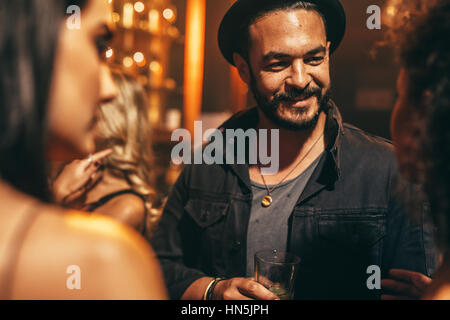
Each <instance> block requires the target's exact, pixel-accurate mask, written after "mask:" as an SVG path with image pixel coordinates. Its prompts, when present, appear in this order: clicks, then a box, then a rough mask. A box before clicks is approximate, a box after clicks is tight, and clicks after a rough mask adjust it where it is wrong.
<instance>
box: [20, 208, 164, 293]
mask: <svg viewBox="0 0 450 320" xmlns="http://www.w3.org/2000/svg"><path fill="white" fill-rule="evenodd" d="M16 275H17V277H16V281H15V283H16V285H15V288H16V291H15V292H16V293H17V296H18V297H22V298H31V299H34V298H35V297H42V295H44V296H43V297H42V298H44V299H61V298H62V299H72V298H74V299H78V298H79V299H129V298H130V299H139V298H143V299H147V298H152V297H154V298H155V299H159V298H161V299H162V298H164V297H165V288H164V285H162V284H161V282H159V280H158V279H156V278H155V277H159V276H161V281H162V275H161V271H160V268H159V264H158V263H157V259H156V256H155V254H154V252H153V251H152V249H151V248H150V246H149V245H148V244H147V243H146V242H145V241H144V240H143V239H142V238H141V237H140V236H139V235H138V234H137V233H136V232H134V231H133V230H132V229H131V228H128V227H126V226H124V225H122V224H120V223H117V222H115V221H114V220H112V219H110V218H108V217H105V216H100V215H90V214H87V213H84V212H77V211H62V210H61V209H59V208H54V207H47V208H45V209H44V210H43V211H42V214H40V215H39V217H38V218H37V219H36V221H35V223H34V224H33V226H32V228H31V229H30V231H29V234H28V236H27V239H26V240H25V242H24V245H23V247H22V251H21V255H20V259H19V264H18V268H17V273H16ZM78 276H80V277H81V278H80V283H81V288H80V289H77V287H76V281H75V280H76V279H77V277H78ZM70 281H72V282H70ZM74 281H75V282H74ZM152 282H153V283H152ZM71 283H72V284H71ZM74 283H75V284H74ZM46 284H47V285H46ZM72 285H75V288H71V286H72ZM20 293H26V295H25V297H24V296H23V295H21V294H20Z"/></svg>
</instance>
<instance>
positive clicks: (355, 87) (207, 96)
mask: <svg viewBox="0 0 450 320" xmlns="http://www.w3.org/2000/svg"><path fill="white" fill-rule="evenodd" d="M341 1H342V4H343V6H344V8H345V10H346V13H347V32H346V36H345V38H344V40H343V42H342V45H341V46H340V48H339V49H338V51H336V53H335V54H334V55H333V57H332V70H331V74H332V93H333V99H334V100H335V102H336V103H337V104H338V106H339V108H340V110H341V112H342V115H343V117H344V121H346V122H349V123H351V124H353V125H356V126H358V127H360V128H362V129H364V130H367V131H369V132H371V133H374V134H377V135H380V136H383V137H387V138H389V137H390V133H389V119H390V115H391V111H392V108H393V106H394V101H395V81H396V77H397V73H398V67H397V66H396V65H395V63H394V61H393V60H394V59H393V56H392V54H391V53H390V51H389V50H388V49H386V48H382V49H378V50H377V56H376V57H375V58H373V57H372V56H371V51H373V50H372V49H374V47H375V44H376V43H377V42H378V41H380V40H381V39H382V38H383V30H369V29H368V28H367V26H366V21H367V19H368V17H369V14H367V13H366V11H367V8H368V7H369V6H370V5H379V6H380V7H381V8H382V7H383V5H384V2H385V1H383V0H341ZM229 6H230V1H229V0H207V21H206V52H205V78H204V79H205V82H204V93H203V111H204V112H224V111H231V106H230V103H231V102H230V101H231V100H230V84H229V66H228V64H227V63H226V61H225V59H224V58H223V57H222V55H221V54H220V51H219V48H218V45H217V30H218V27H219V24H220V21H221V19H222V17H223V15H224V14H225V12H226V10H227V8H228V7H229ZM249 104H252V99H251V97H249Z"/></svg>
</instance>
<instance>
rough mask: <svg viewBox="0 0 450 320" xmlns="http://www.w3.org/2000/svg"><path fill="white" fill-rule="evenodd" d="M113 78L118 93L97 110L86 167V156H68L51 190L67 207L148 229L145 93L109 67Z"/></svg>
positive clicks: (150, 217)
mask: <svg viewBox="0 0 450 320" xmlns="http://www.w3.org/2000/svg"><path fill="white" fill-rule="evenodd" d="M113 78H114V82H115V84H116V86H117V87H118V97H117V98H116V99H115V100H114V101H112V102H109V103H106V104H103V105H102V106H101V107H100V109H99V112H98V123H97V127H96V130H95V135H96V148H97V151H98V153H97V154H96V155H94V157H97V158H96V159H95V160H96V161H94V162H93V163H92V164H91V166H90V168H92V169H91V170H85V166H86V161H83V160H79V161H74V162H73V163H71V164H69V165H68V166H66V167H65V168H64V170H63V171H62V172H61V174H60V175H59V176H58V178H57V179H56V181H55V183H54V186H53V191H54V193H55V196H56V199H57V200H59V201H62V202H65V203H66V204H68V205H69V206H73V207H78V208H80V209H82V210H84V211H87V212H96V213H100V214H105V215H108V216H110V217H113V218H115V219H117V220H118V221H121V222H123V223H125V224H128V225H129V226H131V227H133V228H135V229H136V230H138V231H139V232H140V233H142V234H150V233H151V229H152V228H153V226H154V224H155V220H157V218H158V217H157V214H156V215H155V212H157V210H153V209H152V200H153V198H154V195H155V194H154V190H153V188H152V185H153V175H152V169H153V168H152V163H153V153H152V144H151V142H152V139H151V130H150V122H149V118H148V104H147V99H146V94H145V91H144V89H143V88H142V86H141V85H140V84H139V83H138V81H137V80H136V79H134V78H132V77H130V76H128V75H124V74H122V73H119V72H115V73H114V74H113ZM101 150H105V151H101ZM100 160H101V161H100Z"/></svg>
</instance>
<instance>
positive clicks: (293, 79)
mask: <svg viewBox="0 0 450 320" xmlns="http://www.w3.org/2000/svg"><path fill="white" fill-rule="evenodd" d="M310 82H311V76H310V75H309V74H308V72H307V68H306V66H305V64H304V63H303V61H302V60H300V59H297V60H294V61H293V62H292V65H291V75H290V77H289V78H288V79H287V81H286V83H287V84H288V85H289V86H292V87H295V88H297V89H300V90H303V89H305V88H306V87H307V86H308V85H309V83H310Z"/></svg>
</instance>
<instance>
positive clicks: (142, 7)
mask: <svg viewBox="0 0 450 320" xmlns="http://www.w3.org/2000/svg"><path fill="white" fill-rule="evenodd" d="M134 10H136V12H139V13H141V12H143V11H144V10H145V5H144V4H143V3H142V2H141V1H138V2H136V3H135V4H134Z"/></svg>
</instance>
